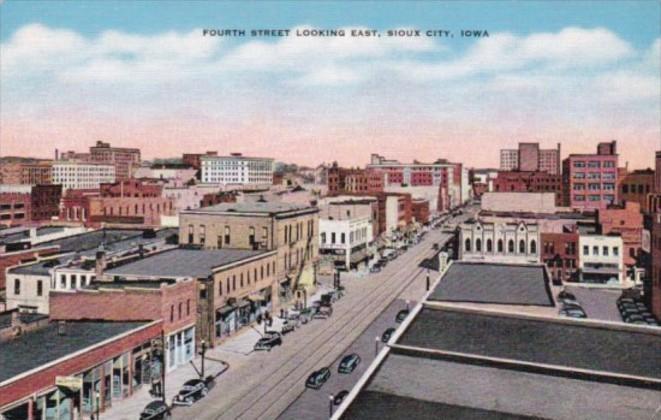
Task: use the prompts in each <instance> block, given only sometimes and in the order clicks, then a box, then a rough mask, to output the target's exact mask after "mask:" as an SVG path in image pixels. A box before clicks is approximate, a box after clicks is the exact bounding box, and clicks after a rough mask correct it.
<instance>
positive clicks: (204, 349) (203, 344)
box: [200, 340, 207, 380]
mask: <svg viewBox="0 0 661 420" xmlns="http://www.w3.org/2000/svg"><path fill="white" fill-rule="evenodd" d="M201 344H202V372H201V373H202V377H201V378H200V379H202V380H204V355H205V353H206V352H207V342H206V341H205V340H202V343H201Z"/></svg>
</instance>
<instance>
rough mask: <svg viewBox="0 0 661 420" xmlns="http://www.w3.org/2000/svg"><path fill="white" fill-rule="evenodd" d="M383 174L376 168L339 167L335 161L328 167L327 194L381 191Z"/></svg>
mask: <svg viewBox="0 0 661 420" xmlns="http://www.w3.org/2000/svg"><path fill="white" fill-rule="evenodd" d="M384 180H385V174H384V173H383V172H381V171H378V170H370V169H359V168H349V169H348V168H340V167H339V166H337V163H333V166H331V167H330V168H328V176H327V182H328V194H329V195H337V194H346V193H377V192H381V191H383V187H384Z"/></svg>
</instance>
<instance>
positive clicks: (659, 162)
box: [654, 151, 661, 193]
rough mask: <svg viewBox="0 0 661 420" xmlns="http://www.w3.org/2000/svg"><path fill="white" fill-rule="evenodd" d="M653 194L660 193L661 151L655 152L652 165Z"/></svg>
mask: <svg viewBox="0 0 661 420" xmlns="http://www.w3.org/2000/svg"><path fill="white" fill-rule="evenodd" d="M654 192H657V193H661V151H658V152H656V160H655V164H654Z"/></svg>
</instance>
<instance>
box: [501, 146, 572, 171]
mask: <svg viewBox="0 0 661 420" xmlns="http://www.w3.org/2000/svg"><path fill="white" fill-rule="evenodd" d="M500 169H501V170H502V171H526V172H547V173H549V174H550V175H560V173H561V172H560V143H558V147H557V149H540V148H539V143H519V148H518V149H501V151H500Z"/></svg>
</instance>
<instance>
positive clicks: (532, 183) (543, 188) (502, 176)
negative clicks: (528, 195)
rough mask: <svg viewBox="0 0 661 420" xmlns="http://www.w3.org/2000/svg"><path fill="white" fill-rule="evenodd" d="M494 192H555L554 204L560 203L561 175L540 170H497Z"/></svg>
mask: <svg viewBox="0 0 661 420" xmlns="http://www.w3.org/2000/svg"><path fill="white" fill-rule="evenodd" d="M493 184H494V192H536V193H553V194H555V204H556V205H558V206H559V205H561V204H562V176H561V175H560V174H559V173H558V174H550V173H548V172H541V171H499V172H498V175H497V177H496V179H495V180H494V183H493Z"/></svg>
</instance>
